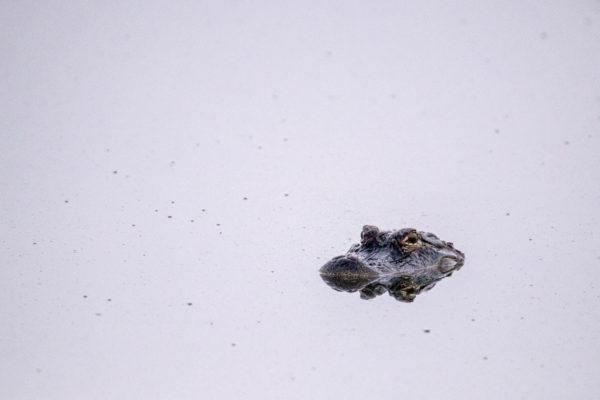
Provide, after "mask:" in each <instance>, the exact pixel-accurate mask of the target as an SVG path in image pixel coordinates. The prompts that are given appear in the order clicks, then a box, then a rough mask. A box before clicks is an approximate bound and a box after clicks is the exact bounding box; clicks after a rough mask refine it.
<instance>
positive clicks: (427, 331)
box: [423, 329, 431, 333]
mask: <svg viewBox="0 0 600 400" xmlns="http://www.w3.org/2000/svg"><path fill="white" fill-rule="evenodd" d="M423 332H425V333H429V332H431V331H430V330H429V329H423Z"/></svg>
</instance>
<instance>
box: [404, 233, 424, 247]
mask: <svg viewBox="0 0 600 400" xmlns="http://www.w3.org/2000/svg"><path fill="white" fill-rule="evenodd" d="M420 241H421V239H420V238H419V235H418V234H417V233H416V232H411V233H409V234H408V235H406V236H405V237H404V239H402V244H404V245H410V246H414V245H417V244H419V243H420Z"/></svg>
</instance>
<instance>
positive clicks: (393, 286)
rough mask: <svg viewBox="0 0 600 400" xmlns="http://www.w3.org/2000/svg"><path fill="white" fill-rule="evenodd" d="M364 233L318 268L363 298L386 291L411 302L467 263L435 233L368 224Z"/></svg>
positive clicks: (326, 278)
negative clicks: (340, 254)
mask: <svg viewBox="0 0 600 400" xmlns="http://www.w3.org/2000/svg"><path fill="white" fill-rule="evenodd" d="M360 236H361V243H360V244H354V245H352V247H350V250H348V252H347V253H346V254H345V255H343V256H338V257H335V258H333V259H332V260H330V261H329V262H328V263H327V264H325V265H324V266H323V267H321V269H320V273H321V278H322V279H323V280H324V281H325V283H327V284H328V285H329V286H331V287H332V288H333V289H335V290H337V291H344V292H356V291H358V292H360V297H361V298H363V299H372V298H374V297H376V296H379V295H381V294H383V293H385V292H386V291H387V292H388V293H389V294H390V295H391V296H392V297H394V298H395V299H396V300H399V301H403V302H412V301H413V300H414V299H415V297H416V296H417V295H418V294H419V293H421V292H424V291H427V290H429V289H431V288H432V287H434V286H435V284H436V283H437V282H438V281H439V280H441V279H443V278H445V277H447V276H450V275H452V273H453V272H454V271H457V270H459V269H460V267H462V266H463V264H464V262H465V255H464V254H463V253H462V252H461V251H459V250H456V249H455V248H454V245H453V244H452V243H450V242H444V241H443V240H440V239H439V238H438V237H437V236H436V235H434V234H433V233H428V232H421V231H417V230H416V229H412V228H404V229H398V230H391V231H382V230H379V228H377V227H376V226H373V225H365V226H364V227H363V229H362V232H361V235H360Z"/></svg>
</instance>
